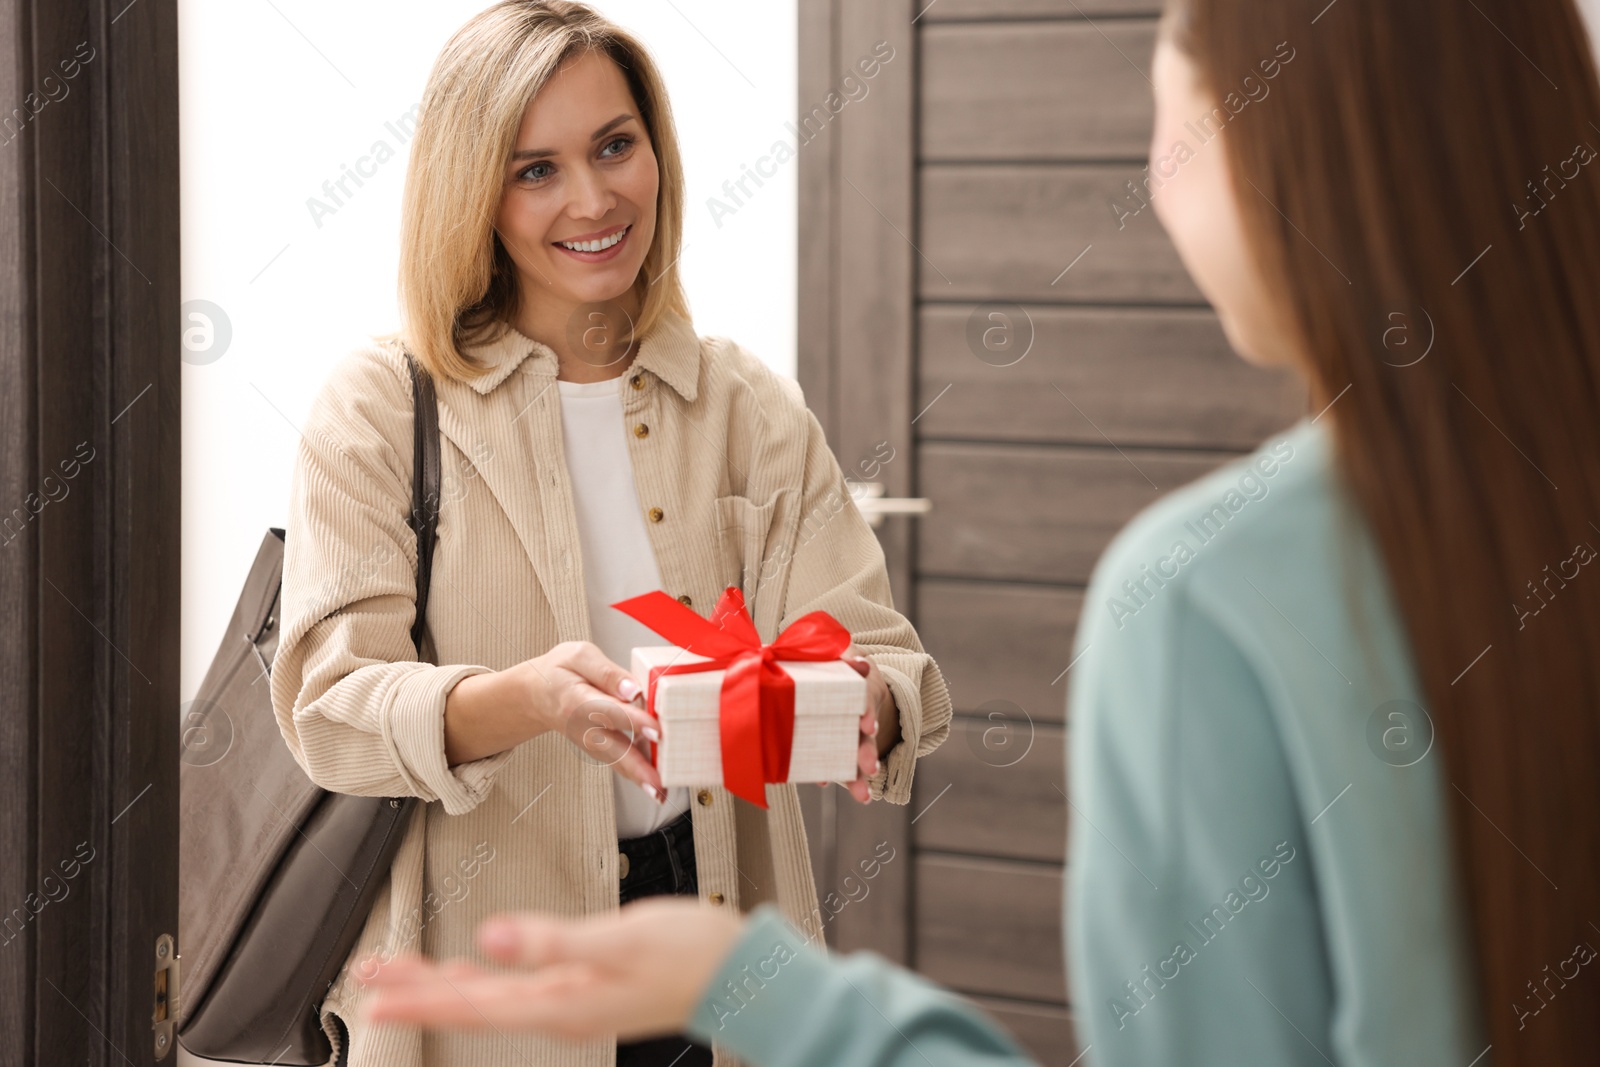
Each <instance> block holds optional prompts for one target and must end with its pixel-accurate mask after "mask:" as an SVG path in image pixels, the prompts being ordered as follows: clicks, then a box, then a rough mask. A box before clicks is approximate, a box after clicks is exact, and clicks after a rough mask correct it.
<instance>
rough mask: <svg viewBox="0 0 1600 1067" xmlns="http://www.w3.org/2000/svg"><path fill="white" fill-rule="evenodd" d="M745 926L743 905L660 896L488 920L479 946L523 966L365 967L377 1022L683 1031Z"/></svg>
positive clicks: (594, 1033) (367, 1011) (370, 1011)
mask: <svg viewBox="0 0 1600 1067" xmlns="http://www.w3.org/2000/svg"><path fill="white" fill-rule="evenodd" d="M742 930H743V919H742V918H741V917H740V915H739V913H738V912H736V911H734V910H732V909H728V908H719V907H713V906H712V905H709V904H703V903H700V902H698V901H694V900H685V899H682V898H652V899H647V900H642V901H639V902H638V903H636V904H629V905H627V906H626V907H624V908H622V909H621V910H620V911H617V912H610V913H606V914H602V915H595V916H591V917H589V918H583V919H561V918H556V917H554V916H548V915H539V914H535V913H532V912H521V913H515V914H508V915H497V916H494V917H493V918H490V919H488V920H486V921H485V922H484V923H483V924H482V925H481V926H479V928H478V946H479V948H481V949H482V950H483V952H484V953H485V954H486V955H488V956H489V958H490V959H492V960H496V961H498V962H500V963H505V964H509V965H511V966H512V967H513V968H515V969H513V970H511V971H509V972H505V971H491V970H488V969H487V968H485V967H481V966H479V965H478V964H475V963H471V962H469V961H466V960H450V961H447V962H444V963H435V962H433V961H432V960H429V959H426V958H425V957H422V956H418V955H414V954H408V955H405V956H399V957H396V958H394V959H392V960H390V961H388V962H386V963H385V962H381V961H379V960H378V959H376V958H372V959H369V960H367V961H366V962H364V963H363V964H361V965H360V966H359V967H358V968H357V969H356V973H357V974H358V975H369V976H370V977H366V978H364V979H362V984H363V985H366V986H370V987H372V995H371V997H370V998H369V1000H368V1002H367V1004H366V1006H365V1008H364V1011H363V1014H364V1016H365V1018H366V1020H367V1021H368V1022H372V1023H401V1024H408V1025H414V1026H423V1027H428V1028H441V1029H486V1028H490V1027H493V1028H495V1029H500V1030H528V1031H536V1032H540V1033H546V1034H552V1035H555V1036H557V1037H563V1038H568V1039H583V1038H593V1037H602V1036H609V1035H612V1034H615V1035H616V1037H617V1038H618V1039H619V1040H624V1041H630V1040H634V1039H638V1038H645V1037H655V1036H660V1035H664V1034H672V1033H679V1032H681V1031H682V1030H683V1028H684V1027H685V1026H686V1025H687V1024H688V1022H689V1019H690V1017H691V1016H692V1015H693V1013H694V1008H695V1005H696V1004H698V1003H699V1002H700V998H701V996H702V995H703V994H704V992H705V989H706V987H707V986H708V985H709V984H710V982H711V978H712V976H713V975H714V974H716V971H717V967H718V966H720V965H721V963H722V961H723V959H724V958H725V957H726V956H727V954H728V953H729V952H730V951H731V950H732V948H733V945H734V943H735V942H736V941H737V940H738V939H739V935H740V933H741V932H742Z"/></svg>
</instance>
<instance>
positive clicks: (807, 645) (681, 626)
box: [611, 585, 850, 808]
mask: <svg viewBox="0 0 1600 1067" xmlns="http://www.w3.org/2000/svg"><path fill="white" fill-rule="evenodd" d="M611 606H612V607H614V608H616V609H617V610H618V611H621V612H623V613H624V614H626V615H629V616H632V617H633V618H635V619H637V620H638V621H639V622H642V623H644V624H645V625H646V626H648V627H649V628H650V629H652V630H654V631H655V632H656V633H658V634H660V635H661V636H662V637H664V638H666V639H667V640H668V641H671V642H672V643H673V644H675V645H677V646H678V647H680V648H683V649H687V650H688V651H690V652H693V653H694V654H695V655H697V656H709V657H710V659H708V660H707V661H705V662H703V663H675V664H673V665H671V666H669V667H652V668H651V669H650V680H649V691H648V697H647V699H648V702H649V706H650V708H651V709H652V710H654V708H655V699H656V679H657V678H659V677H660V676H661V675H663V674H692V673H697V672H699V671H719V670H721V671H726V672H727V673H726V674H724V675H723V676H722V696H721V710H722V715H721V723H720V734H721V738H722V784H723V785H724V786H725V787H727V789H728V791H729V792H730V793H732V794H734V795H735V796H739V797H743V798H744V799H745V800H748V801H749V802H750V803H752V804H754V805H756V806H757V807H762V808H764V807H766V806H767V797H766V783H767V782H786V781H788V780H789V752H790V749H791V747H792V746H793V743H794V678H793V676H792V675H790V674H789V672H788V671H786V670H784V669H783V668H782V667H780V666H778V662H777V661H778V660H781V659H784V660H819V661H821V660H834V659H838V658H839V657H840V655H842V654H843V653H844V650H845V649H847V648H849V647H850V631H849V630H846V629H845V628H844V627H843V626H841V625H840V624H839V622H838V620H836V619H835V618H834V617H833V616H832V615H829V614H828V613H827V612H825V611H813V612H811V613H809V614H807V615H802V616H801V617H800V618H798V619H796V620H795V621H794V622H793V623H792V624H791V625H790V626H789V627H788V628H787V629H785V630H784V631H783V632H782V633H780V634H779V635H778V636H777V638H776V639H775V640H774V641H773V642H772V643H771V644H770V645H763V644H762V643H761V636H760V635H759V634H758V633H756V626H755V623H754V622H752V621H750V613H749V611H747V610H746V609H745V605H744V594H742V593H741V592H739V590H738V588H736V587H734V586H731V585H730V586H729V587H728V588H727V589H726V590H724V591H723V594H722V598H721V599H720V600H718V601H717V606H716V607H715V608H713V609H712V611H711V618H710V619H702V618H701V617H700V616H699V615H697V614H695V613H694V612H693V611H691V610H689V609H688V608H686V607H684V606H683V605H682V604H680V603H679V602H678V601H676V600H674V599H672V597H670V596H668V595H667V594H666V593H663V592H661V591H660V590H656V591H655V592H652V593H645V594H644V595H643V596H636V597H630V598H629V599H627V600H619V601H617V602H616V603H615V604H613V605H611Z"/></svg>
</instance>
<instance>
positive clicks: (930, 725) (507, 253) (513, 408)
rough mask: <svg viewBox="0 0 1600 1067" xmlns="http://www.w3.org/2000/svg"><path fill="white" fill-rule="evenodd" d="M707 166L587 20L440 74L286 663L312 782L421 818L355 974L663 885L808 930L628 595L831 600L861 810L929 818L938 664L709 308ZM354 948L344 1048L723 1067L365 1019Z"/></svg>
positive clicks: (828, 459)
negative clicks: (692, 218) (669, 754)
mask: <svg viewBox="0 0 1600 1067" xmlns="http://www.w3.org/2000/svg"><path fill="white" fill-rule="evenodd" d="M683 199H684V191H683V168H682V165H681V162H680V160H679V157H678V147H677V141H676V137H675V134H674V131H673V122H672V115H671V110H670V108H669V106H668V102H667V98H666V94H665V91H664V87H663V83H662V80H661V76H660V74H659V72H658V70H657V68H656V65H655V63H654V62H653V61H652V59H651V58H650V56H649V54H648V53H647V51H646V50H645V48H644V47H643V45H641V44H640V43H639V41H638V40H637V39H635V38H634V37H632V36H631V35H629V34H628V33H626V32H625V31H623V30H622V29H620V28H618V27H617V26H615V25H614V24H612V23H610V22H608V21H607V20H605V19H604V18H602V17H601V16H600V15H598V14H596V13H595V12H594V11H592V10H590V9H589V8H587V7H585V6H583V5H581V4H576V3H564V2H559V0H508V2H505V3H500V4H497V5H495V6H494V7H491V8H489V9H488V10H486V11H484V12H482V13H481V14H479V15H478V16H476V17H475V18H473V19H472V20H471V21H470V22H468V23H467V24H466V25H465V26H464V27H463V28H462V29H461V30H460V31H459V32H458V33H457V34H456V35H455V36H454V37H453V38H452V39H451V40H450V42H449V43H448V44H447V45H446V46H445V48H444V51H443V53H442V54H441V55H440V57H439V59H438V62H437V63H436V65H435V67H434V70H433V72H432V74H431V76H430V79H429V83H428V86H427V89H426V93H425V96H424V99H423V106H422V114H421V118H420V121H419V124H418V127H417V133H416V137H415V140H414V142H413V147H412V157H411V162H410V171H409V173H408V175H407V180H406V191H405V200H404V220H403V225H402V237H401V245H402V249H401V257H402V258H401V279H400V298H401V308H402V312H403V322H404V327H403V329H402V331H401V332H400V334H398V335H397V336H396V337H394V338H390V339H386V340H385V341H382V342H380V343H376V344H374V345H372V346H370V347H367V348H363V349H361V350H359V351H357V352H355V353H354V354H352V355H351V356H349V357H348V358H347V359H345V360H344V361H343V362H341V363H340V364H339V365H338V366H337V367H336V368H335V370H334V371H333V373H332V375H331V376H330V379H329V381H328V382H327V383H326V385H325V386H324V388H323V389H322V391H321V393H320V395H319V397H318V399H317V401H316V403H315V405H314V407H313V410H312V413H311V415H310V416H309V418H308V420H307V422H306V425H305V428H304V438H305V443H304V445H303V446H302V447H301V449H300V453H299V456H298V462H297V467H296V472H295V479H294V488H293V493H292V499H291V505H290V515H289V520H288V531H287V538H286V544H287V548H286V555H285V572H284V587H283V610H282V615H283V632H282V638H281V644H280V647H279V650H278V655H277V662H276V665H275V668H274V672H273V676H272V689H273V702H274V705H275V707H276V710H277V713H278V717H279V722H280V724H281V726H282V729H283V732H284V736H285V737H286V739H287V740H288V742H289V744H290V746H291V748H292V749H293V751H294V753H295V755H296V758H297V759H298V760H299V762H300V763H301V765H302V766H303V767H304V768H305V769H306V771H307V773H308V774H310V776H311V777H312V778H313V779H314V780H315V781H316V782H317V783H318V784H319V785H321V786H323V787H325V788H328V789H331V790H335V791H339V792H345V793H356V794H363V795H378V796H417V797H420V798H422V799H423V800H424V801H426V802H427V803H426V804H424V805H422V806H420V807H419V809H418V813H417V815H416V817H415V821H414V822H413V824H412V826H411V828H410V831H409V833H408V835H407V837H406V840H405V843H404V845H403V846H402V848H401V850H400V853H399V855H398V857H397V858H396V860H395V861H394V865H393V867H392V868H391V870H390V877H389V881H388V884H387V887H386V889H385V890H384V892H383V893H382V895H381V896H380V897H379V899H378V902H377V905H376V906H375V907H374V909H373V911H372V914H371V916H370V918H369V920H368V921H367V924H366V927H365V928H364V930H363V933H362V936H361V938H360V941H359V943H358V944H357V946H356V948H355V950H354V951H353V952H352V954H351V956H350V960H364V959H366V958H368V957H371V956H376V957H377V958H380V959H381V958H385V957H387V956H392V955H394V954H397V953H401V952H409V951H421V952H426V953H427V954H429V955H431V956H436V957H450V956H455V955H460V954H464V953H467V952H469V951H470V950H471V946H472V932H473V930H474V929H475V927H476V926H477V925H478V923H479V922H480V921H482V920H483V919H485V918H486V917H488V916H489V915H492V914H494V913H496V912H500V911H505V910H528V909H531V910H537V911H543V912H553V913H557V914H562V915H568V916H574V917H578V916H583V915H592V914H597V913H601V912H606V911H610V910H612V909H615V908H616V907H617V906H618V904H619V902H621V901H625V900H631V899H634V898H636V897H641V896H651V895H684V896H688V895H695V896H698V897H699V898H700V899H701V900H703V901H706V902H708V903H709V904H712V905H718V906H720V907H722V908H725V909H728V910H729V911H730V912H732V911H734V910H737V911H738V912H745V911H749V910H751V909H752V908H754V907H756V906H757V905H759V904H763V903H771V904H773V905H775V906H776V907H777V908H778V909H780V910H781V911H782V912H783V913H784V914H785V915H786V917H788V918H789V919H790V920H791V921H792V922H794V923H795V924H796V925H798V926H799V927H800V928H801V929H802V930H806V931H807V932H809V933H811V934H813V935H816V934H819V933H820V916H819V913H818V909H817V897H816V890H815V887H814V883H813V880H812V875H811V868H810V865H809V862H808V859H807V851H806V837H805V831H804V829H803V826H802V823H801V817H800V807H799V801H798V796H797V793H796V788H795V787H794V786H793V785H769V786H768V787H767V790H766V797H767V801H768V805H769V806H768V808H767V809H766V810H762V809H761V808H758V807H756V806H754V805H751V804H748V803H746V802H745V801H743V800H739V799H736V798H735V797H734V796H733V795H732V794H730V793H728V792H727V791H725V790H723V789H721V788H716V787H708V788H704V789H698V790H693V791H691V790H688V789H684V788H674V789H663V788H662V786H661V782H660V779H659V777H658V776H657V774H656V772H655V770H654V768H653V767H652V766H651V765H650V762H649V760H648V758H647V757H646V755H645V753H644V752H643V751H642V750H641V749H642V746H641V745H640V744H638V743H636V741H637V740H638V739H639V738H640V737H643V738H644V739H646V740H650V739H653V738H654V737H655V736H656V733H655V731H656V728H657V725H658V724H657V723H656V722H655V720H654V719H653V718H652V717H651V716H650V715H649V714H648V713H647V712H646V711H645V710H644V706H643V701H642V700H640V699H639V682H640V679H636V678H633V677H630V676H629V674H628V672H627V670H626V669H625V668H624V667H623V666H622V664H626V663H628V662H629V660H628V654H629V651H630V649H631V648H632V647H633V646H634V645H637V644H659V643H661V639H660V638H658V637H657V636H656V635H654V634H652V633H651V632H649V631H648V630H646V629H644V628H643V627H642V626H641V625H639V624H638V623H635V622H633V621H632V620H631V619H629V618H627V617H626V616H624V615H623V614H622V613H620V612H618V611H614V610H612V609H610V608H609V607H608V605H609V604H611V603H613V602H615V601H617V600H619V599H622V598H624V597H628V596H632V595H636V594H640V593H644V592H648V591H650V590H653V589H657V588H660V589H665V590H667V591H668V592H669V593H670V594H672V595H673V596H675V597H677V598H678V599H679V600H680V601H682V602H683V603H685V604H688V605H690V606H691V607H692V608H693V609H695V610H696V611H699V612H701V613H702V614H705V613H708V612H709V611H710V609H711V608H712V606H713V605H714V604H715V603H716V601H717V599H718V597H719V595H720V594H721V593H722V591H723V590H724V588H725V587H727V586H730V585H733V586H738V587H741V589H742V591H743V593H744V595H745V597H746V600H747V602H748V603H749V606H750V610H751V613H752V616H753V618H754V620H755V623H756V626H757V629H758V630H759V632H760V634H761V636H762V638H763V640H767V641H770V640H772V639H773V637H774V636H776V634H777V633H778V632H779V631H780V630H781V629H783V628H784V627H785V626H787V625H788V624H789V622H791V621H792V620H793V619H795V618H797V617H798V616H800V615H802V614H804V613H806V612H810V611H814V610H823V611H827V612H829V613H830V614H832V615H833V616H834V617H835V618H837V619H838V620H839V621H840V622H841V623H843V624H844V625H845V626H846V627H848V628H849V629H850V631H851V632H852V634H853V635H854V637H855V641H856V644H855V646H854V647H853V648H852V649H851V650H850V652H849V653H848V654H847V658H849V659H850V660H851V661H852V662H853V663H854V664H855V665H856V668H857V669H858V670H859V671H861V672H862V674H863V675H865V676H866V678H867V680H868V698H867V702H866V706H865V707H864V708H863V709H862V710H863V715H862V719H861V744H860V753H859V763H860V777H858V778H857V779H856V780H855V781H853V782H849V783H845V787H846V788H847V789H848V790H849V791H850V792H851V794H852V795H853V796H854V797H855V798H856V799H857V800H858V801H863V802H865V801H868V800H869V799H884V800H888V801H890V802H892V803H900V804H903V803H906V802H907V800H908V799H909V796H910V789H911V776H912V771H913V768H914V766H915V763H916V760H917V758H918V757H919V756H921V755H923V754H925V753H927V752H928V751H929V750H930V749H932V748H933V747H935V746H936V745H937V744H939V743H940V742H941V741H942V740H943V739H944V737H945V735H946V734H947V732H948V729H949V719H950V698H949V695H948V692H947V690H946V687H945V684H944V681H943V679H942V677H941V676H940V673H939V670H938V668H937V667H936V666H935V665H934V663H933V662H932V660H930V659H929V658H928V656H927V655H926V654H925V653H924V652H923V651H922V647H921V644H920V642H919V641H918V638H917V635H916V633H915V632H914V631H913V630H912V628H911V626H910V624H909V623H908V622H907V621H906V619H905V618H904V617H902V616H901V615H900V614H898V613H897V612H896V611H895V610H894V608H893V606H892V603H891V598H890V590H889V583H888V577H887V574H886V572H885V569H884V561H883V555H882V551H881V549H880V548H879V546H878V544H877V541H876V539H875V537H874V535H873V534H872V532H871V530H870V529H869V527H868V526H867V524H866V522H865V521H864V520H863V519H862V517H861V515H860V514H859V513H858V512H857V511H856V510H855V509H854V508H853V507H845V506H842V505H843V503H844V502H845V501H844V497H845V496H846V495H847V493H848V488H847V486H846V483H845V479H844V476H843V474H842V472H841V470H840V468H839V465H838V463H837V462H836V461H835V459H834V457H833V455H832V454H831V453H830V451H829V449H828V446H827V443H826V441H825V439H824V437H823V434H822V430H821V427H820V426H819V424H818V423H817V421H816V419H815V418H814V417H813V416H812V415H811V414H810V413H809V412H808V411H807V409H806V407H805V405H804V402H803V399H802V397H801V396H800V393H799V390H798V389H797V388H796V387H795V386H794V384H793V383H792V382H791V381H789V380H787V379H784V378H782V377H780V376H778V375H776V374H774V373H773V372H772V371H770V370H768V369H767V368H766V367H765V366H764V365H763V364H762V363H761V362H760V361H759V360H757V359H756V358H755V357H754V356H753V355H751V354H750V353H749V352H747V351H746V350H744V349H743V348H741V347H739V346H738V345H736V344H734V343H732V342H730V341H727V340H723V339H716V338H702V337H699V336H697V335H696V333H695V331H694V328H693V326H692V325H691V323H690V320H689V315H688V305H687V302H686V300H685V297H684V294H683V292H682V289H681V287H680V284H679V280H678V275H677V272H676V266H675V265H676V262H677V259H678V254H679V251H680V238H681V227H682V215H683ZM406 352H409V353H410V354H411V355H412V356H413V357H414V358H415V359H416V361H417V363H418V364H419V365H420V366H421V367H422V368H423V369H424V370H425V371H426V372H427V373H428V374H429V375H430V376H431V377H432V378H433V380H434V382H435V385H436V389H437V394H438V411H439V424H440V432H441V448H442V450H443V463H444V468H445V479H444V486H443V492H442V494H441V495H442V498H443V501H442V509H441V515H440V520H439V532H438V543H437V549H436V552H435V555H434V559H433V577H432V584H431V592H430V597H429V600H428V603H427V612H426V616H427V617H426V624H427V625H426V635H425V638H424V645H423V649H424V652H425V653H426V654H425V655H424V656H423V657H422V658H423V659H424V660H426V662H419V660H418V658H417V655H416V652H415V649H414V647H413V645H412V642H411V637H410V630H411V626H412V622H413V619H414V615H415V610H416V604H415V593H414V584H413V583H414V580H415V566H416V547H415V540H414V535H413V533H412V531H411V529H410V528H409V527H408V525H407V516H408V514H409V511H410V507H411V484H410V482H411V466H412V455H411V451H412V445H411V433H412V430H411V427H412V400H411V386H410V379H409V377H408V371H407V366H406V362H405V353H406ZM352 977H354V974H353V968H352V967H351V966H350V963H349V961H347V963H346V971H345V973H344V975H342V980H341V981H339V982H338V983H336V984H335V986H334V987H333V989H332V990H331V991H330V994H329V996H328V997H327V999H326V1001H325V1002H324V1004H323V1005H322V1018H323V1024H324V1026H325V1028H326V1029H327V1030H328V1033H329V1035H330V1037H331V1038H332V1039H333V1040H334V1041H335V1043H336V1047H337V1048H338V1050H339V1056H340V1062H345V1063H348V1064H350V1065H352V1067H423V1065H431V1064H472V1065H473V1067H495V1065H505V1067H527V1065H529V1064H539V1065H541V1067H544V1065H556V1064H573V1065H577V1064H593V1065H607V1064H610V1063H612V1062H613V1056H614V1055H615V1061H616V1062H618V1063H624V1064H654V1063H659V1064H662V1065H663V1067H665V1065H667V1064H672V1063H676V1064H677V1065H678V1067H691V1065H693V1064H711V1063H716V1064H719V1065H720V1064H728V1063H732V1062H734V1061H733V1060H732V1059H731V1057H729V1056H727V1055H724V1054H722V1053H720V1052H719V1053H718V1054H717V1055H716V1057H715V1058H713V1056H712V1052H711V1050H710V1049H709V1048H707V1047H705V1046H702V1045H696V1044H692V1043H691V1042H689V1041H688V1039H686V1038H683V1037H681V1036H673V1037H667V1038H661V1039H657V1040H652V1041H647V1042H642V1043H625V1044H622V1045H616V1043H615V1042H614V1041H613V1040H611V1039H606V1038H592V1039H588V1040H584V1041H563V1040H559V1039H555V1038H549V1037H540V1036H528V1035H520V1034H499V1033H496V1032H494V1031H492V1030H490V1031H485V1032H483V1033H480V1034H466V1033H462V1034H432V1033H429V1034H424V1033H423V1032H421V1031H418V1030H415V1029H406V1028H393V1027H378V1028H373V1027H368V1026H366V1025H365V1024H364V1023H363V1022H362V1021H361V1020H360V1018H359V1017H358V1009H359V1007H360V1001H361V999H362V997H363V995H364V993H363V990H362V987H361V984H360V983H359V982H355V981H350V980H349V979H350V978H352Z"/></svg>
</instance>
